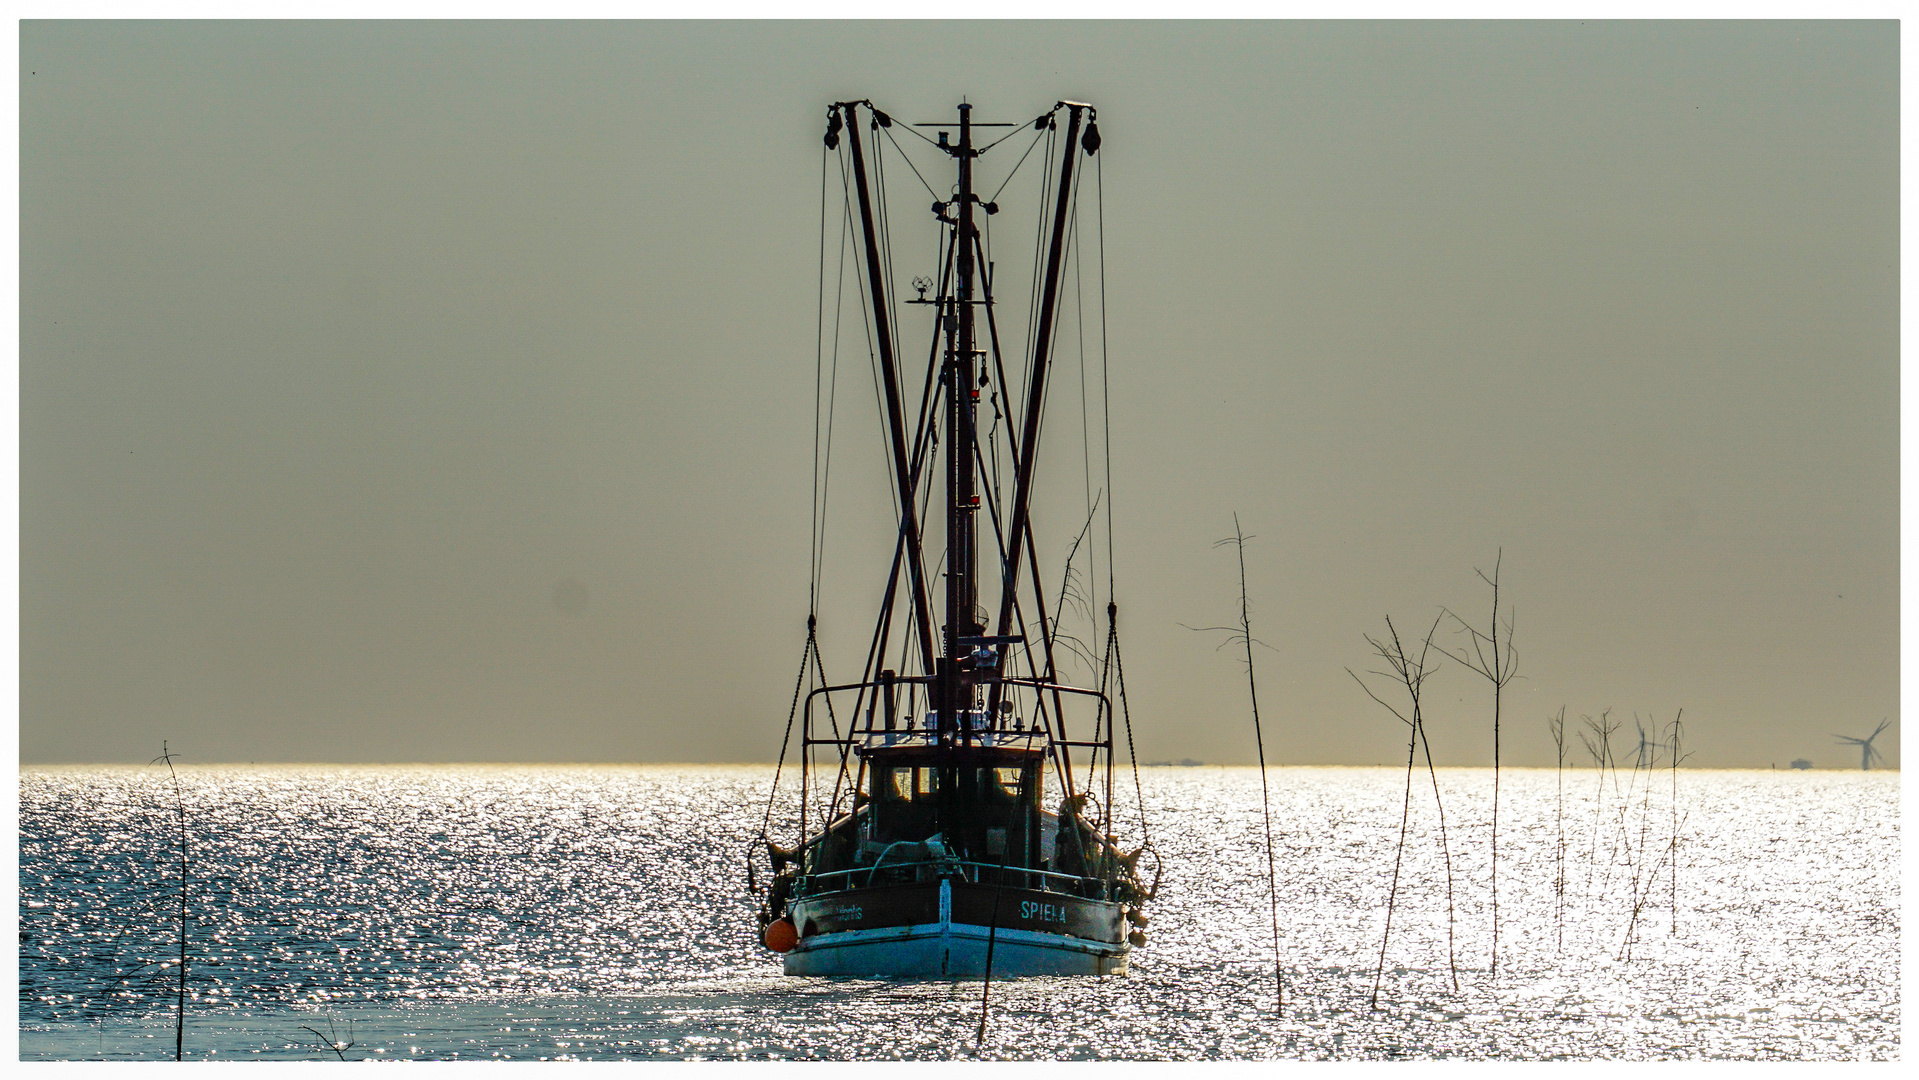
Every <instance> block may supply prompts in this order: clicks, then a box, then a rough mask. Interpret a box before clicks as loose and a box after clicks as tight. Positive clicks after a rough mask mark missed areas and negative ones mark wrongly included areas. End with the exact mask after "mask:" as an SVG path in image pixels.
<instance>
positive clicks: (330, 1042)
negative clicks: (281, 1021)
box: [300, 1016, 353, 1061]
mask: <svg viewBox="0 0 1919 1080" xmlns="http://www.w3.org/2000/svg"><path fill="white" fill-rule="evenodd" d="M300 1030H301V1031H311V1032H312V1033H313V1037H314V1038H316V1039H318V1040H320V1041H319V1046H320V1047H321V1049H324V1050H331V1051H333V1053H334V1055H335V1056H336V1057H338V1058H339V1059H340V1060H341V1061H345V1060H346V1052H347V1051H348V1050H351V1049H353V1021H352V1020H348V1021H347V1022H346V1041H345V1042H341V1041H340V1032H339V1030H338V1029H337V1028H335V1027H334V1026H333V1018H332V1017H331V1016H329V1017H327V1022H326V1033H325V1034H321V1032H320V1030H319V1029H318V1028H311V1027H308V1026H306V1025H305V1024H301V1025H300Z"/></svg>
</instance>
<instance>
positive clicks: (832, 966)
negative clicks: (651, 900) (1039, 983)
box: [784, 880, 1129, 979]
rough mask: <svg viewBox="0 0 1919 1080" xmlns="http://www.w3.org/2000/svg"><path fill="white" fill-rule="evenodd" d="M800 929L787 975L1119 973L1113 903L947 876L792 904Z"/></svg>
mask: <svg viewBox="0 0 1919 1080" xmlns="http://www.w3.org/2000/svg"><path fill="white" fill-rule="evenodd" d="M792 915H793V917H794V919H795V920H796V922H797V923H798V924H799V925H800V926H801V927H803V928H804V929H803V931H802V934H801V937H800V940H799V943H798V944H797V945H796V946H795V947H794V948H793V949H792V951H790V952H788V953H786V954H785V965H784V966H785V971H786V974H788V975H838V976H855V977H881V978H962V979H964V978H975V979H976V978H980V977H982V976H984V975H985V974H986V971H987V953H988V951H989V948H990V951H991V953H992V974H993V977H994V978H1019V977H1022V976H1029V975H1124V974H1126V968H1127V956H1128V953H1129V944H1128V942H1127V941H1126V938H1125V933H1124V931H1125V929H1126V926H1125V919H1124V917H1123V915H1122V913H1121V910H1120V906H1119V905H1118V904H1115V903H1112V902H1109V901H1103V900H1090V899H1086V898H1084V897H1078V896H1065V895H1062V894H1059V893H1049V892H1038V891H1031V890H1026V889H1014V888H1007V889H995V888H994V887H992V886H986V885H972V884H966V883H963V882H962V883H960V884H958V886H957V887H956V886H955V883H954V882H953V881H951V880H947V881H941V882H938V883H937V885H935V884H934V883H932V882H928V883H925V884H923V885H919V886H893V887H883V888H874V889H858V890H849V891H846V892H839V893H831V894H827V895H824V896H818V897H809V898H807V899H804V900H799V901H796V902H795V903H794V905H793V912H792Z"/></svg>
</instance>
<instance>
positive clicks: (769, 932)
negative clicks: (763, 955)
mask: <svg viewBox="0 0 1919 1080" xmlns="http://www.w3.org/2000/svg"><path fill="white" fill-rule="evenodd" d="M760 941H762V942H763V943H765V945H766V947H767V948H769V949H771V950H773V951H774V952H777V953H783V952H792V951H793V946H795V945H798V944H799V943H800V932H799V931H798V930H795V929H793V920H791V919H784V918H782V919H774V920H773V921H772V922H770V923H767V924H766V932H765V933H763V934H761V935H760Z"/></svg>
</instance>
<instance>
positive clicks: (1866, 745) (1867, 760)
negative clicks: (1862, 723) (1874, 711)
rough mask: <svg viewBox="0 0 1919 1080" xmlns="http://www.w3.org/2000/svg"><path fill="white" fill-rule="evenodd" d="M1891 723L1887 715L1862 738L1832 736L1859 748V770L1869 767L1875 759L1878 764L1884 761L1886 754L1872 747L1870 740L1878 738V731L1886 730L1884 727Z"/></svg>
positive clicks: (1882, 763)
mask: <svg viewBox="0 0 1919 1080" xmlns="http://www.w3.org/2000/svg"><path fill="white" fill-rule="evenodd" d="M1891 723H1892V718H1891V717H1887V718H1886V719H1884V720H1881V721H1879V726H1878V727H1876V728H1873V729H1872V734H1870V735H1868V736H1866V737H1865V738H1863V739H1855V738H1853V737H1852V736H1850V735H1834V736H1833V738H1835V739H1838V740H1839V741H1840V742H1842V743H1851V744H1852V745H1854V746H1856V747H1858V748H1859V768H1860V769H1861V770H1867V769H1871V768H1872V763H1873V762H1874V761H1875V760H1876V761H1878V762H1879V764H1881V765H1884V764H1885V763H1886V756H1885V755H1884V754H1881V753H1880V752H1879V751H1878V750H1877V749H1874V747H1873V745H1872V740H1874V739H1876V738H1878V737H1879V733H1880V732H1882V731H1884V730H1886V728H1887V727H1888V726H1890V725H1891Z"/></svg>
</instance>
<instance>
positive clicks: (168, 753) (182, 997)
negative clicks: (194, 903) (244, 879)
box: [147, 739, 188, 1061]
mask: <svg viewBox="0 0 1919 1080" xmlns="http://www.w3.org/2000/svg"><path fill="white" fill-rule="evenodd" d="M177 756H179V755H177V754H175V753H174V752H173V751H172V750H170V749H168V748H167V744H166V740H164V739H162V740H161V741H160V756H159V757H157V758H154V759H153V760H152V761H149V762H147V764H149V765H157V764H159V763H160V762H162V761H164V762H166V763H167V775H168V776H169V777H171V778H172V780H173V807H174V810H175V812H176V813H178V814H179V817H180V984H179V989H178V991H177V992H176V996H175V999H174V1008H173V1060H175V1061H184V1060H185V1059H186V1041H187V881H188V872H187V802H186V797H185V796H184V795H183V794H182V793H181V791H180V774H179V772H178V771H176V770H175V769H174V767H173V759H174V758H175V757H177Z"/></svg>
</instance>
